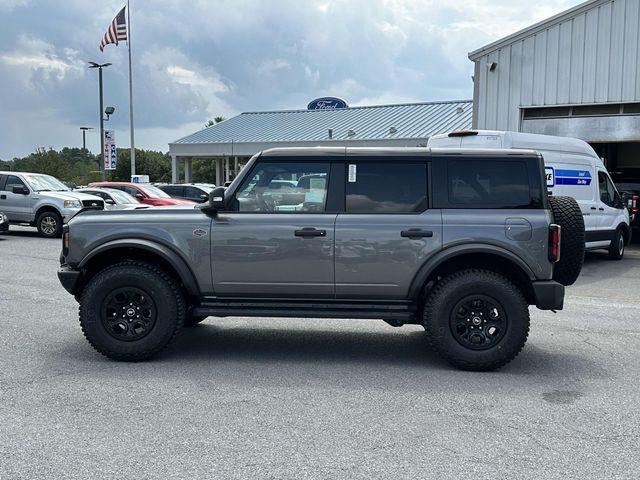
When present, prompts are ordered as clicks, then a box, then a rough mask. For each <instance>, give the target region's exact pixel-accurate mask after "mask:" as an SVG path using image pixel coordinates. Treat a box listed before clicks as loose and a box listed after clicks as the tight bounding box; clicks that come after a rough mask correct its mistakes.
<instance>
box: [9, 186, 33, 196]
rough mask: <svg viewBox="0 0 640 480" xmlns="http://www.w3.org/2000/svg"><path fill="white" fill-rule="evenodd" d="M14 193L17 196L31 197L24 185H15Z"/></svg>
mask: <svg viewBox="0 0 640 480" xmlns="http://www.w3.org/2000/svg"><path fill="white" fill-rule="evenodd" d="M12 191H13V193H15V194H16V195H29V189H28V188H27V187H25V186H24V185H14V186H13V189H12Z"/></svg>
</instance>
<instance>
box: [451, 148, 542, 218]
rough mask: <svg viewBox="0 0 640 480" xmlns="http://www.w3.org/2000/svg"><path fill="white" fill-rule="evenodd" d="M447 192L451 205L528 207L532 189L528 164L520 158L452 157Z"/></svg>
mask: <svg viewBox="0 0 640 480" xmlns="http://www.w3.org/2000/svg"><path fill="white" fill-rule="evenodd" d="M447 193H448V202H449V204H450V205H451V206H460V207H462V206H465V207H472V208H525V207H529V206H530V205H531V190H530V180H529V171H528V168H527V164H526V162H524V161H517V160H508V161H505V160H492V159H478V160H463V159H461V160H449V161H448V162H447Z"/></svg>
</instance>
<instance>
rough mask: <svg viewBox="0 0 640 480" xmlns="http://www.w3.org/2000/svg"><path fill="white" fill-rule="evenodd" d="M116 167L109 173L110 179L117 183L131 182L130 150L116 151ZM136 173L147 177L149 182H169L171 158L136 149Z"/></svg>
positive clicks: (162, 154) (164, 154)
mask: <svg viewBox="0 0 640 480" xmlns="http://www.w3.org/2000/svg"><path fill="white" fill-rule="evenodd" d="M117 155H118V165H117V166H116V169H115V171H113V172H112V173H111V179H112V180H113V181H117V182H130V181H131V150H130V149H128V148H127V149H124V148H119V149H118V150H117ZM136 173H139V174H141V175H149V181H150V182H166V183H170V182H171V157H170V156H169V154H168V153H162V152H154V151H153V150H141V149H138V148H136Z"/></svg>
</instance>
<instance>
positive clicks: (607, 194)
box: [598, 172, 616, 208]
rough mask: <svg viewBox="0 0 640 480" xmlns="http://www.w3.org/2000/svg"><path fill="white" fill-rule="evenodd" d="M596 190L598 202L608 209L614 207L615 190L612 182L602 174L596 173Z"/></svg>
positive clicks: (607, 176)
mask: <svg viewBox="0 0 640 480" xmlns="http://www.w3.org/2000/svg"><path fill="white" fill-rule="evenodd" d="M598 189H599V190H600V201H601V202H602V203H604V204H605V205H607V206H609V207H613V208H615V206H616V189H615V187H614V186H613V182H611V179H610V178H609V175H607V174H606V173H604V172H598Z"/></svg>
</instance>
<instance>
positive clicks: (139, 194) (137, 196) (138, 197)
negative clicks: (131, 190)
mask: <svg viewBox="0 0 640 480" xmlns="http://www.w3.org/2000/svg"><path fill="white" fill-rule="evenodd" d="M136 198H137V199H138V200H144V195H142V194H141V193H136Z"/></svg>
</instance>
